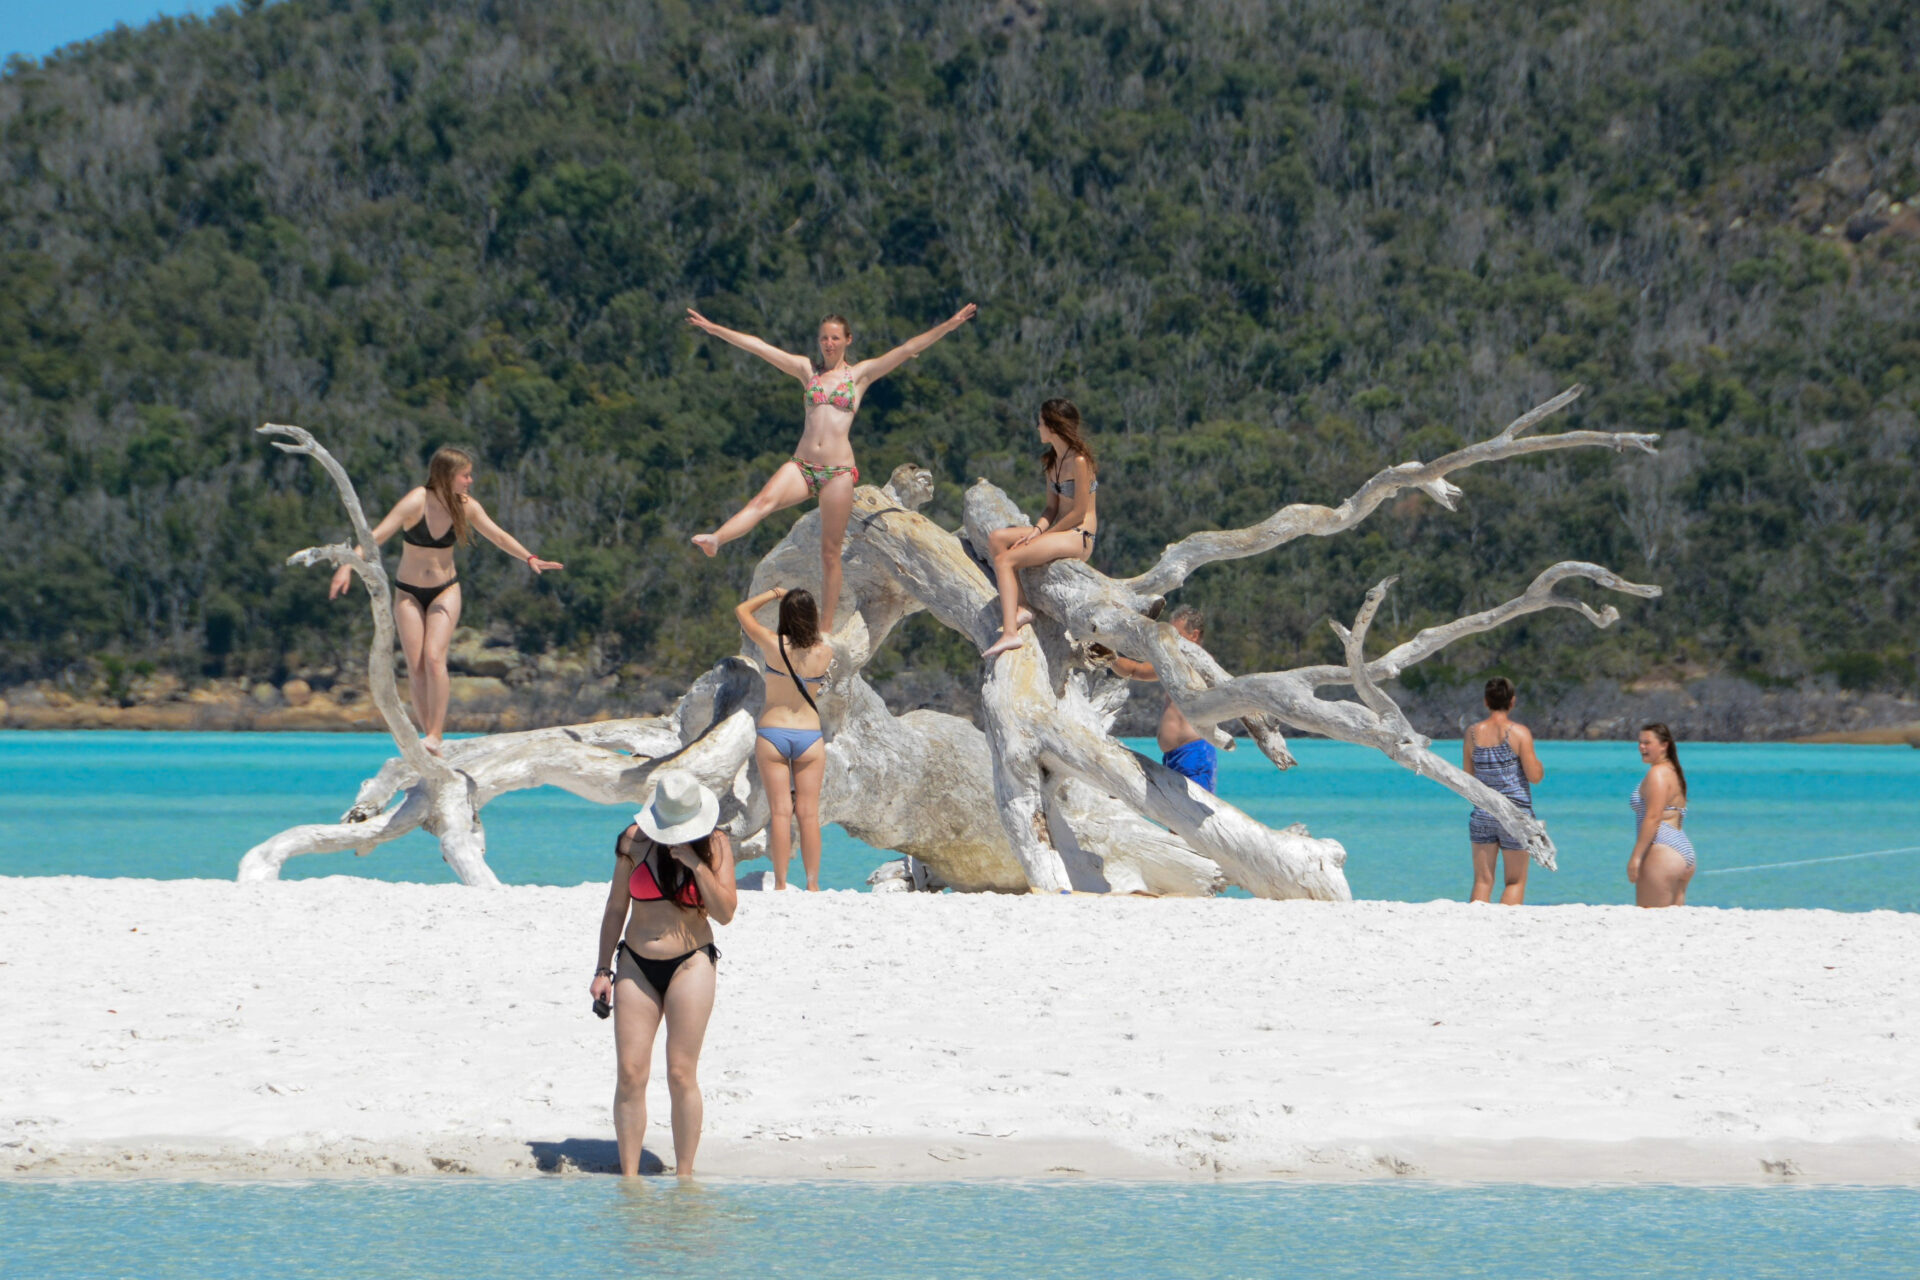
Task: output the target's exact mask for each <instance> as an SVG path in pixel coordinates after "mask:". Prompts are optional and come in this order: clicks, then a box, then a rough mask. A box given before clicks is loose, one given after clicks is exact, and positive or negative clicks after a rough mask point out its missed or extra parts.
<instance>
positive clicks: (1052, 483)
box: [1047, 472, 1100, 501]
mask: <svg viewBox="0 0 1920 1280" xmlns="http://www.w3.org/2000/svg"><path fill="white" fill-rule="evenodd" d="M1054 474H1056V475H1058V474H1059V473H1058V472H1055V473H1054ZM1078 483H1079V481H1077V480H1051V479H1050V480H1048V481H1047V488H1049V489H1051V490H1052V491H1053V492H1055V493H1057V494H1059V495H1060V496H1061V497H1063V498H1066V499H1068V500H1069V501H1071V500H1072V498H1073V490H1074V487H1075V486H1076V485H1077V484H1078ZM1087 492H1088V493H1098V492H1100V481H1099V480H1097V479H1096V480H1095V481H1094V482H1093V483H1092V484H1090V485H1088V486H1087Z"/></svg>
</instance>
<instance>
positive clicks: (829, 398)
mask: <svg viewBox="0 0 1920 1280" xmlns="http://www.w3.org/2000/svg"><path fill="white" fill-rule="evenodd" d="M825 376H826V373H825V372H824V371H822V372H820V373H816V374H814V375H813V378H812V379H811V380H810V381H809V382H808V383H807V386H806V389H805V390H804V391H802V392H801V393H800V398H801V400H803V401H805V402H806V405H807V407H808V408H812V407H813V406H814V405H816V404H830V405H832V406H833V407H834V408H836V409H839V410H841V411H842V412H845V413H852V412H853V402H854V398H855V395H856V392H855V389H854V385H853V374H852V373H851V372H849V373H848V374H847V376H846V377H845V378H844V379H842V380H841V382H840V385H839V386H837V387H835V388H833V390H831V391H829V390H827V387H826V384H824V383H823V382H821V381H820V379H822V378H824V377H825Z"/></svg>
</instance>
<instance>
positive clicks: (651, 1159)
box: [527, 1138, 667, 1174]
mask: <svg viewBox="0 0 1920 1280" xmlns="http://www.w3.org/2000/svg"><path fill="white" fill-rule="evenodd" d="M527 1150H529V1151H531V1152H532V1153H533V1160H534V1163H535V1164H537V1165H538V1166H539V1167H540V1172H542V1173H619V1172H620V1146H619V1144H618V1143H616V1142H612V1141H609V1140H608V1139H606V1138H563V1139H562V1140H560V1141H559V1142H529V1143H528V1144H527ZM666 1171H667V1166H666V1165H665V1164H662V1163H661V1161H660V1157H659V1156H656V1155H655V1154H653V1152H651V1151H647V1150H644V1149H643V1150H642V1151H641V1152H640V1172H641V1173H643V1174H647V1173H665V1172H666Z"/></svg>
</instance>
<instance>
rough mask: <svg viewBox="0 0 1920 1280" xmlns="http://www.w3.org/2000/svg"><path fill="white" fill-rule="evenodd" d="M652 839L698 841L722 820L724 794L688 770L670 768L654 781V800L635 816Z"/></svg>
mask: <svg viewBox="0 0 1920 1280" xmlns="http://www.w3.org/2000/svg"><path fill="white" fill-rule="evenodd" d="M633 820H634V822H635V823H637V824H638V825H639V827H640V830H642V831H643V832H645V833H646V834H647V835H648V836H649V837H650V838H652V839H654V840H658V841H659V842H660V843H661V844H685V843H686V842H687V841H689V840H698V839H699V838H700V837H701V836H704V835H706V834H707V833H709V832H710V831H712V830H713V828H714V825H715V824H716V823H718V822H719V821H720V797H719V796H716V795H715V794H713V792H711V791H709V790H707V788H705V787H703V786H701V785H700V779H698V778H696V777H694V776H693V775H692V774H691V773H688V772H687V771H686V770H685V769H667V770H665V771H663V772H662V773H661V774H660V775H659V776H658V777H657V778H655V779H654V784H653V802H652V803H651V804H649V805H648V806H647V807H646V808H644V809H642V810H641V811H640V812H638V813H636V814H634V815H633Z"/></svg>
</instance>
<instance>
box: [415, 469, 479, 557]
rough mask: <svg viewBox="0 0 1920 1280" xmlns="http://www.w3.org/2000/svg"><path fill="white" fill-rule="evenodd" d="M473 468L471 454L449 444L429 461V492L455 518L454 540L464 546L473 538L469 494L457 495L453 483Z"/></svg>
mask: <svg viewBox="0 0 1920 1280" xmlns="http://www.w3.org/2000/svg"><path fill="white" fill-rule="evenodd" d="M472 465H473V455H472V454H470V453H468V452H467V451H466V450H465V449H456V448H454V447H453V446H452V445H450V444H443V445H441V446H440V447H439V448H438V449H435V450H434V451H433V457H432V458H430V459H429V460H428V461H427V484H426V489H427V492H428V493H431V494H432V495H433V496H434V497H436V498H438V499H440V505H441V506H443V507H445V508H446V509H447V514H448V515H450V516H452V517H453V540H454V542H455V543H456V544H457V545H459V546H462V547H464V546H466V545H467V542H468V541H469V540H470V539H471V538H472V537H473V526H472V525H470V524H468V523H467V512H466V506H467V499H466V495H464V494H460V493H456V492H454V488H453V481H454V477H456V476H458V475H459V474H460V473H461V472H462V471H465V470H466V469H467V468H468V467H471V466H472Z"/></svg>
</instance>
